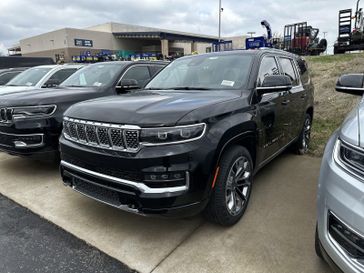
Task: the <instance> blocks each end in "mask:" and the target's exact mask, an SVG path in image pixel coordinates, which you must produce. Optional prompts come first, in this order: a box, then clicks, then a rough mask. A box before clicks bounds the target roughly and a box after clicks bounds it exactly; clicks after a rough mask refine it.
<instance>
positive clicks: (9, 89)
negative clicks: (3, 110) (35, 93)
mask: <svg viewBox="0 0 364 273" xmlns="http://www.w3.org/2000/svg"><path fill="white" fill-rule="evenodd" d="M34 89H37V87H34V86H6V85H3V86H1V87H0V96H2V95H6V94H12V93H16V92H23V91H29V90H34Z"/></svg>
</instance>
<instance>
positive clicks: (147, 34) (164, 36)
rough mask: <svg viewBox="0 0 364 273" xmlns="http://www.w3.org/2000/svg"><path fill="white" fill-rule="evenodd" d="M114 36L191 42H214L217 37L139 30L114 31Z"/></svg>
mask: <svg viewBox="0 0 364 273" xmlns="http://www.w3.org/2000/svg"><path fill="white" fill-rule="evenodd" d="M113 34H114V36H115V37H116V38H128V39H160V40H174V41H176V40H180V41H193V42H205V43H214V42H217V41H218V39H215V38H209V37H204V36H199V35H198V34H188V33H186V34H185V33H175V32H166V31H141V32H138V31H136V32H114V33H113Z"/></svg>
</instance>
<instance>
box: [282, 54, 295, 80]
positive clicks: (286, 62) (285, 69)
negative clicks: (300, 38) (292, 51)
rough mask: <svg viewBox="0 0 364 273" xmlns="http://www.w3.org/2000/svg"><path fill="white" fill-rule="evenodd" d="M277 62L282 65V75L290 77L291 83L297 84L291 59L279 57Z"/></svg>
mask: <svg viewBox="0 0 364 273" xmlns="http://www.w3.org/2000/svg"><path fill="white" fill-rule="evenodd" d="M279 62H280V64H281V67H282V73H283V75H286V76H288V77H290V78H291V80H292V84H293V85H298V78H297V75H296V72H295V69H294V68H293V61H292V60H291V59H288V58H279Z"/></svg>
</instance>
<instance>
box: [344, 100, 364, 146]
mask: <svg viewBox="0 0 364 273" xmlns="http://www.w3.org/2000/svg"><path fill="white" fill-rule="evenodd" d="M340 138H341V139H342V140H343V141H345V142H348V143H350V144H352V145H355V146H360V147H363V148H364V100H362V101H361V103H360V104H359V105H358V107H356V108H355V109H354V110H353V111H351V113H350V114H349V115H348V116H347V117H346V119H345V121H344V123H343V125H342V126H341V129H340Z"/></svg>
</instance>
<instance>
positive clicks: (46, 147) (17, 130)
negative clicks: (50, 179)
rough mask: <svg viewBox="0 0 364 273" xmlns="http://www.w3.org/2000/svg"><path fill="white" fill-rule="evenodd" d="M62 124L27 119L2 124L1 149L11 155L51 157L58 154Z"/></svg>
mask: <svg viewBox="0 0 364 273" xmlns="http://www.w3.org/2000/svg"><path fill="white" fill-rule="evenodd" d="M60 132H61V128H60V125H59V124H58V123H55V121H52V122H51V121H49V120H41V121H25V122H18V123H15V124H11V125H7V126H6V125H1V126H0V150H1V151H3V152H6V153H8V154H11V155H18V156H27V157H34V158H39V159H49V158H50V156H52V157H53V156H56V155H57V154H58V143H59V142H58V138H59V135H60Z"/></svg>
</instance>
